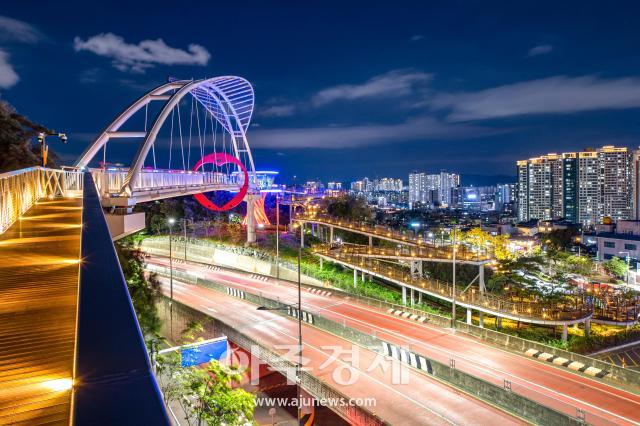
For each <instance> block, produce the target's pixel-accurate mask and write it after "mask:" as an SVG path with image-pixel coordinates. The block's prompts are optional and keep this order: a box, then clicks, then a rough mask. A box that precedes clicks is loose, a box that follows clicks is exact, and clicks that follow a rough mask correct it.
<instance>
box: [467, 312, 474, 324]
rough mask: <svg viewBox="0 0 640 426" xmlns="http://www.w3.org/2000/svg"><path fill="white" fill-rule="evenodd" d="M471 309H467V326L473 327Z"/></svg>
mask: <svg viewBox="0 0 640 426" xmlns="http://www.w3.org/2000/svg"><path fill="white" fill-rule="evenodd" d="M471 314H472V312H471V309H469V308H467V324H469V325H471V324H472V323H473V321H472V320H471Z"/></svg>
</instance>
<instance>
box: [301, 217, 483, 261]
mask: <svg viewBox="0 0 640 426" xmlns="http://www.w3.org/2000/svg"><path fill="white" fill-rule="evenodd" d="M293 220H295V221H299V222H309V223H320V224H323V225H328V226H334V227H336V228H341V229H345V230H347V231H349V232H355V233H358V234H362V235H370V236H373V237H375V238H379V239H383V240H387V241H392V242H397V243H399V244H400V245H409V246H413V247H421V248H423V250H424V251H425V252H428V251H429V250H430V251H431V253H433V254H434V257H435V254H438V256H441V258H447V257H449V258H451V255H452V250H451V245H450V244H447V245H437V244H436V243H435V240H434V241H429V239H428V238H426V237H425V236H424V235H422V234H416V235H410V233H407V232H402V231H397V230H395V229H391V228H388V227H386V226H381V225H371V224H368V223H365V222H358V221H349V220H345V219H338V218H335V217H332V216H329V215H324V214H318V213H315V212H311V213H306V212H305V213H302V214H297V215H296V216H294V217H293ZM390 250H393V249H390ZM456 253H457V254H456V255H457V256H460V258H468V259H469V260H477V261H485V260H490V259H492V258H493V257H492V256H491V252H490V251H487V250H482V251H480V250H473V249H471V248H470V247H468V246H466V245H464V244H458V247H457V250H456Z"/></svg>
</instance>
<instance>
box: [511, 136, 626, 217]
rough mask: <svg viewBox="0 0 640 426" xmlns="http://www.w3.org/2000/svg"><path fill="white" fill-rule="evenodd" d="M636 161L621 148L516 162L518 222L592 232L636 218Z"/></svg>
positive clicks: (612, 147) (607, 147)
mask: <svg viewBox="0 0 640 426" xmlns="http://www.w3.org/2000/svg"><path fill="white" fill-rule="evenodd" d="M637 162H638V155H637V153H636V152H634V151H632V150H630V149H629V148H626V147H614V146H604V147H602V148H599V149H588V150H584V151H582V152H567V153H563V154H547V155H543V156H540V157H536V158H530V159H528V160H520V161H518V162H517V171H518V190H517V193H518V220H520V221H528V220H531V219H539V220H552V219H560V218H564V219H565V220H567V221H569V222H574V223H581V224H583V225H585V226H593V225H596V224H598V223H600V222H601V221H602V219H603V218H604V217H610V218H611V219H612V220H614V221H618V220H623V219H633V218H635V217H636V214H637V205H638V203H637V198H638V197H637V194H636V193H637V190H638V185H637V181H638V178H637V174H638V167H637Z"/></svg>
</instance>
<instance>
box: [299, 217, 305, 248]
mask: <svg viewBox="0 0 640 426" xmlns="http://www.w3.org/2000/svg"><path fill="white" fill-rule="evenodd" d="M300 247H302V248H304V222H300Z"/></svg>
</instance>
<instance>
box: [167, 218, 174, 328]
mask: <svg viewBox="0 0 640 426" xmlns="http://www.w3.org/2000/svg"><path fill="white" fill-rule="evenodd" d="M167 223H168V224H169V327H170V332H171V334H170V335H171V339H173V247H172V244H171V235H172V234H173V224H174V223H176V220H175V219H174V218H172V217H170V218H169V219H168V220H167Z"/></svg>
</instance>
